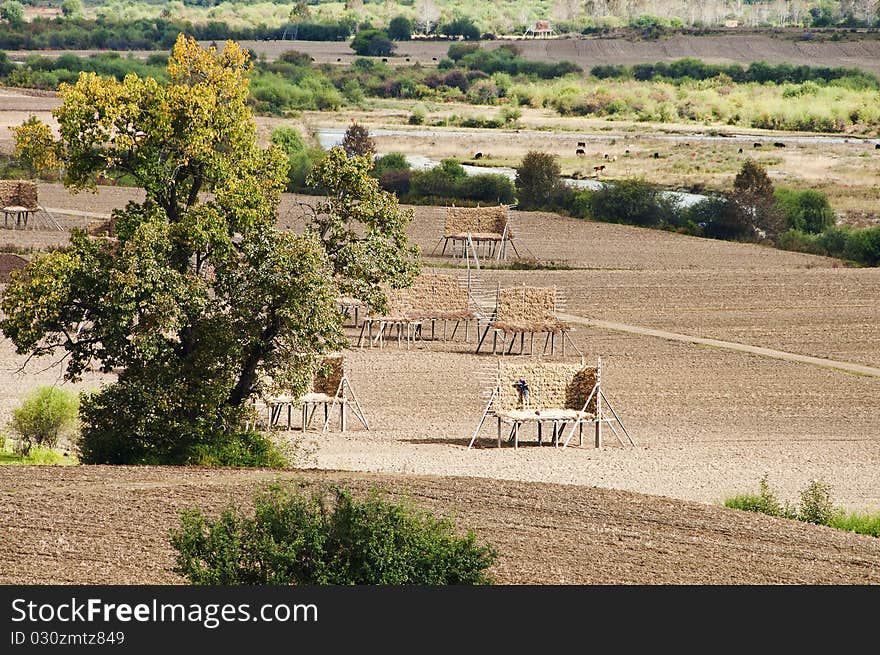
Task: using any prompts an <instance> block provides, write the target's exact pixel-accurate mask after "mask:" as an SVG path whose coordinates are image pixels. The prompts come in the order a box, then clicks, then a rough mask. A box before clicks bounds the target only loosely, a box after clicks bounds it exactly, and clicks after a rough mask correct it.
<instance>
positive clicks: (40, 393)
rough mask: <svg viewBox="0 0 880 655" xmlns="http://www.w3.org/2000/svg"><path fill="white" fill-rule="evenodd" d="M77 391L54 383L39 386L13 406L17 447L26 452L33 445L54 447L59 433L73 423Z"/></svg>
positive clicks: (77, 403) (28, 451)
mask: <svg viewBox="0 0 880 655" xmlns="http://www.w3.org/2000/svg"><path fill="white" fill-rule="evenodd" d="M78 406H79V400H78V398H77V395H76V394H74V393H73V392H71V391H67V390H65V389H59V388H57V387H39V388H38V389H37V390H36V391H34V392H33V393H31V394H30V395H29V396H28V397H27V398H25V400H24V401H23V402H22V404H21V405H20V406H19V407H17V408H16V409H14V410H12V429H13V430H14V431H15V432H16V433H17V434H18V435H19V438H20V439H19V450H20V451H21V454H22V455H23V456H27V455H28V454H29V453H30V450H31V448H32V447H33V446H43V447H45V448H54V447H55V446H56V445H57V444H58V437H59V436H60V435H61V434H62V433H63V432H65V431H70V430H72V429H73V428H74V427H75V425H76V415H77V409H78Z"/></svg>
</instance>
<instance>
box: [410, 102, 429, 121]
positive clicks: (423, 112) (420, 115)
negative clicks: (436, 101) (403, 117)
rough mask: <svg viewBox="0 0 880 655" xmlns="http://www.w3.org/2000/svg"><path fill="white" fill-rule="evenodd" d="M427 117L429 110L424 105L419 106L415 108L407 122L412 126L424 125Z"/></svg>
mask: <svg viewBox="0 0 880 655" xmlns="http://www.w3.org/2000/svg"><path fill="white" fill-rule="evenodd" d="M427 117H428V110H427V109H425V106H424V105H422V104H418V105H414V106H413V108H412V113H411V114H410V115H409V119H408V120H407V122H408V123H409V124H410V125H422V124H423V123H424V122H425V118H427Z"/></svg>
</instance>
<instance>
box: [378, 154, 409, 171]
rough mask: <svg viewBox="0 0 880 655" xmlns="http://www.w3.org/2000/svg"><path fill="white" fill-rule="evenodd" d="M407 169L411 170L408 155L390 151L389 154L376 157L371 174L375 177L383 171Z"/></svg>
mask: <svg viewBox="0 0 880 655" xmlns="http://www.w3.org/2000/svg"><path fill="white" fill-rule="evenodd" d="M406 170H409V162H408V161H406V155H404V154H403V153H400V152H389V153H388V154H387V155H382V156H381V157H377V158H376V161H375V163H374V164H373V170H372V172H371V174H372V175H373V177H380V176H381V175H382V173H385V172H387V171H406Z"/></svg>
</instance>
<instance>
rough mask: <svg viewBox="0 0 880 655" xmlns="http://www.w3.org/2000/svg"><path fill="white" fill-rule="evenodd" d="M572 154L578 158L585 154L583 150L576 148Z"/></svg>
mask: <svg viewBox="0 0 880 655" xmlns="http://www.w3.org/2000/svg"><path fill="white" fill-rule="evenodd" d="M574 154H576V155H577V156H578V157H583V156H584V155H585V154H587V153H585V152H584V150H583V148H578V149H577V150H575V151H574Z"/></svg>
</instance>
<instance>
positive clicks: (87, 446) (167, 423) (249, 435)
mask: <svg viewBox="0 0 880 655" xmlns="http://www.w3.org/2000/svg"><path fill="white" fill-rule="evenodd" d="M212 382H213V384H208V385H205V386H204V387H202V388H198V389H197V388H196V387H195V386H194V385H192V384H191V383H189V382H188V381H186V380H181V379H180V378H179V377H178V376H173V375H172V374H171V373H170V372H166V371H157V372H153V371H150V372H149V374H145V376H144V379H143V380H135V379H129V378H120V380H119V381H118V382H116V383H115V384H112V385H109V386H107V387H104V388H103V389H101V390H100V391H98V392H95V393H92V394H88V395H84V396H83V398H82V401H81V406H80V414H81V417H82V421H83V427H82V430H81V434H80V438H79V443H78V445H79V449H80V452H81V456H80V459H81V461H82V462H83V463H84V464H203V465H212V466H265V467H276V468H277V467H280V466H283V465H284V464H285V461H284V458H283V457H282V456H281V455H280V454H279V453H278V452H277V451H276V450H275V449H274V447H273V446H272V444H271V443H270V442H269V441H268V440H267V439H266V438H265V437H263V436H262V435H260V434H257V433H253V432H248V431H245V430H242V429H241V427H240V426H242V425H244V421H245V419H246V418H247V414H246V410H245V409H243V408H231V407H223V406H218V405H217V403H216V402H215V400H214V398H213V397H212V395H213V394H222V393H223V391H224V389H223V384H222V381H220V380H213V381H212ZM196 391H197V392H196ZM120 407H125V408H126V411H124V412H120V411H119V408H120ZM157 407H160V408H161V412H159V411H157V410H156V408H157Z"/></svg>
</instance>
